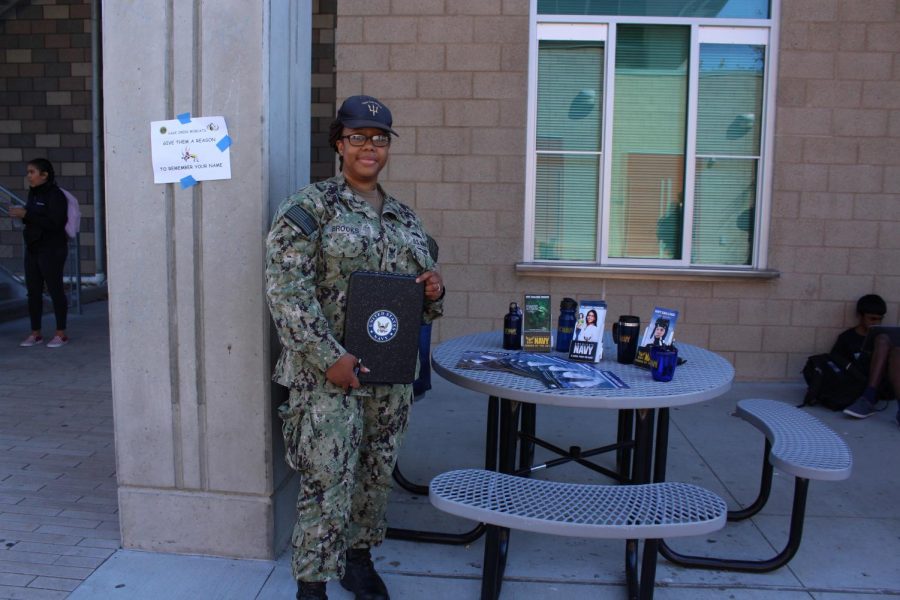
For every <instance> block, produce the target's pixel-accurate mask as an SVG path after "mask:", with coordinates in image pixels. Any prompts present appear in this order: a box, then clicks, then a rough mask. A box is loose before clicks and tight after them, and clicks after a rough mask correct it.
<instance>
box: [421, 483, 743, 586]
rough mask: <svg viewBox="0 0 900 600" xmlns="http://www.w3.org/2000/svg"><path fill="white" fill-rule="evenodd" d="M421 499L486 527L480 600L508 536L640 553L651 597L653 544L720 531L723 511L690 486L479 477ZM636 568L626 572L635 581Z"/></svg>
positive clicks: (498, 579)
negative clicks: (618, 546)
mask: <svg viewBox="0 0 900 600" xmlns="http://www.w3.org/2000/svg"><path fill="white" fill-rule="evenodd" d="M429 499H430V500H431V503H432V504H433V505H434V506H435V507H436V508H438V509H440V510H442V511H445V512H447V513H450V514H453V515H457V516H460V517H465V518H468V519H473V520H476V521H481V522H484V523H490V525H489V526H488V528H487V540H486V542H485V550H484V570H483V573H482V595H481V597H482V600H485V599H494V598H496V597H497V596H498V595H499V593H500V586H501V583H502V579H503V570H504V566H505V550H506V542H507V539H508V534H509V531H508V529H520V530H525V531H533V532H536V533H548V534H553V535H565V536H577V537H591V538H606V539H624V540H629V543H635V544H636V543H637V542H636V540H640V539H644V540H647V541H646V542H645V545H644V556H643V566H642V569H641V582H640V586H639V587H638V588H637V590H638V591H639V593H640V597H641V598H652V597H653V586H654V579H655V575H656V553H657V549H658V545H657V542H658V540H659V539H660V538H662V537H680V536H688V535H702V534H705V533H709V532H711V531H716V530H718V529H721V528H722V527H723V526H724V525H725V518H726V512H727V510H728V509H727V506H726V505H725V501H724V500H722V498H720V497H719V496H717V495H716V494H714V493H713V492H710V491H709V490H706V489H703V488H701V487H698V486H696V485H691V484H685V483H675V482H666V483H652V484H645V485H586V484H576V483H559V482H554V481H541V480H535V479H527V478H523V477H516V476H514V475H506V474H502V473H497V472H494V471H485V470H481V469H462V470H457V471H449V472H447V473H442V474H440V475H438V476H437V477H435V478H434V479H433V480H432V481H431V486H430V492H429ZM636 569H637V565H629V569H628V570H629V579H630V580H631V579H632V576H633V579H634V580H635V581H636V578H637V574H636Z"/></svg>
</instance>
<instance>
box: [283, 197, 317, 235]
mask: <svg viewBox="0 0 900 600" xmlns="http://www.w3.org/2000/svg"><path fill="white" fill-rule="evenodd" d="M284 218H285V219H287V220H288V221H290V222H291V223H293V224H294V225H296V226H297V227H299V228H300V231H302V232H303V234H304V235H307V236H308V235H310V234H311V233H313V232H314V231H315V230H316V229H318V228H319V225H318V223H316V220H315V219H314V218H313V216H312V215H311V214H309V213H308V212H306V211H305V210H304V209H302V208H300V207H299V206H297V205H294V206H292V207H290V208H289V209H288V210H287V211H286V212H285V213H284Z"/></svg>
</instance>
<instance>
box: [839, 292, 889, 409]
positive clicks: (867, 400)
mask: <svg viewBox="0 0 900 600" xmlns="http://www.w3.org/2000/svg"><path fill="white" fill-rule="evenodd" d="M886 312H887V304H885V302H884V299H882V297H881V296H878V295H876V294H868V295H866V296H863V297H862V298H860V299H859V300H858V301H857V303H856V315H857V317H858V318H859V323H857V325H856V326H855V327H851V328H850V329H848V330H847V331H845V332H843V333H842V334H841V335H839V336H838V339H837V341H836V342H835V343H834V347H833V348H832V349H831V354H832V355H833V356H838V357H841V358H844V359H846V360H847V361H848V362H854V363H855V364H856V365H857V366H858V367H859V368H860V369H861V370H862V371H863V372H864V373H868V374H869V379H868V381H867V382H866V389H865V391H863V393H862V395H861V396H860V397H859V398H857V399H856V401H855V402H854V403H853V404H851V405H850V406H848V407H847V408H845V409H844V414H845V415H848V416H850V417H854V418H857V419H865V418H866V417H870V416H872V415H873V414H875V410H876V409H875V403H876V400H877V396H878V392H879V390H882V391H887V392H888V394H893V395H895V394H897V392H898V391H900V348H898V347H897V346H894V345H893V344H892V343H891V340H890V338H889V337H888V336H887V335H884V334H882V335H879V336H878V337H876V338H875V344H874V346H873V348H872V352H871V353H867V352H863V343H864V342H865V339H866V334H867V333H868V332H869V328H870V327H874V326H876V325H879V324H881V321H882V320H883V319H884V313H886ZM885 374H886V375H887V377H885ZM889 388H893V389H892V390H889ZM889 397H890V396H889ZM897 424H898V425H900V409H898V411H897Z"/></svg>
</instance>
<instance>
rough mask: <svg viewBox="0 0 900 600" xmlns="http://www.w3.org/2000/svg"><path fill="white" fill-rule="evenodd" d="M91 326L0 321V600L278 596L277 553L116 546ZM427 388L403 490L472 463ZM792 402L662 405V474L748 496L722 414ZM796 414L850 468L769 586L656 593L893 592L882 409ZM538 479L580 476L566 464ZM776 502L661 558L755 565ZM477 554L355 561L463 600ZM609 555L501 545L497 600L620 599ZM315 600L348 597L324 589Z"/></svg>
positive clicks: (106, 410)
mask: <svg viewBox="0 0 900 600" xmlns="http://www.w3.org/2000/svg"><path fill="white" fill-rule="evenodd" d="M107 327H108V324H107V319H106V303H105V302H95V303H91V304H87V305H85V307H84V314H83V315H80V316H79V315H72V317H71V319H70V328H69V333H70V335H71V338H72V343H70V344H69V345H68V346H65V347H63V348H60V349H57V350H51V349H48V348H46V347H36V348H30V349H20V348H18V347H17V344H18V342H19V340H20V338H21V337H24V335H25V334H26V333H27V322H26V321H25V320H21V319H20V320H17V321H10V322H7V323H0V373H2V376H0V599H4V598H15V599H25V600H30V599H36V600H43V599H48V600H55V599H62V598H67V597H68V598H72V599H75V600H82V599H95V598H128V599H129V600H130V599H143V598H147V599H150V598H152V599H154V600H155V599H158V598H173V599H176V598H192V599H196V598H202V599H205V598H215V599H220V598H221V599H226V598H227V599H232V598H233V599H236V600H243V599H257V598H259V599H263V598H265V599H269V598H271V599H275V598H292V597H293V594H294V591H295V587H294V583H293V581H292V580H291V576H290V568H289V561H288V557H287V556H286V555H282V556H281V558H279V559H278V560H276V561H251V560H229V559H221V558H211V557H200V556H179V555H161V554H153V553H147V552H137V551H129V550H120V549H117V548H118V523H117V519H116V494H115V473H114V469H115V466H114V465H115V463H114V445H113V436H112V408H111V398H110V383H109V381H110V379H109V351H108V343H107V342H108V339H107V332H108V330H107ZM676 376H677V374H676ZM434 383H435V388H434V389H433V390H432V391H431V392H429V394H428V395H427V397H426V398H425V399H424V400H423V401H421V402H418V403H417V404H416V406H415V407H414V409H413V416H412V424H411V427H410V431H409V434H408V436H407V440H406V443H405V446H404V451H403V453H402V454H401V459H400V461H401V468H402V470H403V472H404V474H405V475H406V476H407V477H408V478H409V479H411V480H413V481H416V482H423V483H424V482H426V481H427V480H428V478H429V477H431V476H433V475H434V474H436V473H437V472H440V471H443V470H447V469H451V468H457V467H464V466H480V464H481V463H482V461H483V453H484V441H483V438H484V435H483V430H484V398H482V397H480V396H479V395H477V394H474V393H471V392H467V391H465V390H462V389H460V388H457V387H456V386H453V385H452V384H449V383H447V382H445V381H443V380H441V379H440V378H436V380H435V382H434ZM802 391H803V388H802V386H801V385H799V384H798V383H783V384H768V383H766V384H755V383H741V384H736V385H735V386H734V388H733V389H732V391H731V392H729V393H728V394H727V395H725V396H723V397H721V398H719V399H716V400H714V401H710V402H706V403H702V404H698V405H694V406H689V407H684V408H679V409H675V410H673V411H672V426H671V433H670V450H669V470H668V474H669V478H670V479H673V480H680V481H687V482H692V483H697V484H699V485H703V486H706V487H709V488H710V489H713V490H714V491H716V492H717V493H719V494H721V495H722V496H723V497H724V498H725V499H726V500H728V501H729V503H730V504H731V505H736V504H737V503H739V502H742V503H747V502H749V501H751V500H752V498H753V496H754V495H755V489H756V488H755V486H756V485H757V482H758V474H759V468H760V460H761V455H762V444H763V438H762V435H761V434H760V433H759V432H758V431H757V430H756V429H754V428H753V427H751V426H750V425H749V424H747V423H745V422H744V421H742V420H740V419H737V418H734V417H732V416H731V412H732V411H733V408H734V405H735V403H736V402H737V400H739V399H741V398H748V397H769V398H774V399H780V400H785V401H788V402H791V403H797V402H799V400H800V398H801V397H802ZM812 410H813V414H815V415H816V416H818V417H820V418H821V419H823V420H824V421H825V422H826V423H828V424H829V425H830V426H831V427H832V428H834V429H835V431H837V432H838V433H839V434H840V435H841V436H842V437H844V439H846V440H847V442H848V444H850V446H851V448H852V449H853V452H854V460H855V464H854V473H853V476H852V477H851V478H850V479H849V480H847V481H844V482H813V483H812V485H811V486H810V496H809V504H808V509H807V518H806V522H805V523H806V526H805V533H804V540H803V544H802V545H801V547H800V550H799V552H798V554H797V556H796V557H795V558H794V560H793V561H791V563H790V564H789V565H788V566H787V567H785V568H782V569H780V570H778V571H776V572H774V573H768V574H739V573H727V572H715V571H702V570H685V569H681V568H678V567H674V566H672V565H670V564H669V563H667V562H666V561H665V560H662V559H661V560H660V562H659V567H658V572H657V591H656V597H657V598H662V599H688V598H691V599H694V598H701V599H702V598H739V599H740V598H748V599H755V598H779V599H786V600H787V599H791V600H793V599H795V598H796V599H800V598H820V599H823V600H824V599H827V600H838V599H844V598H872V597H875V596H886V597H898V596H900V559H898V558H897V557H900V503H898V495H900V494H898V491H900V486H898V483H900V469H898V462H897V457H898V448H900V430H898V428H897V426H896V424H895V423H894V422H893V415H894V412H895V410H896V408H895V406H894V405H891V406H890V407H889V408H888V410H886V411H884V412H882V413H879V414H877V415H876V416H874V417H872V418H870V419H867V420H865V421H855V420H850V419H847V418H845V417H843V415H840V414H836V413H831V412H830V411H826V410H820V409H812ZM605 416H606V415H602V414H599V413H596V412H591V411H585V410H576V409H558V408H557V409H544V407H539V409H538V429H539V433H540V434H541V435H542V437H546V438H549V439H553V440H558V441H559V443H560V444H565V445H574V444H580V445H582V446H584V447H590V446H592V445H595V444H593V441H594V440H596V439H598V438H604V437H606V436H609V435H611V434H612V432H613V431H614V427H615V423H614V422H613V420H612V419H607V418H605ZM539 456H540V455H539ZM541 476H544V477H546V476H548V474H546V473H542V474H541ZM549 476H552V477H553V478H557V477H559V478H565V479H567V480H573V481H589V480H591V475H590V473H588V472H586V471H584V470H583V469H580V468H579V467H577V466H572V465H566V466H563V467H559V468H557V469H554V470H553V471H551V472H550V473H549ZM792 491H793V482H792V479H791V478H789V477H786V476H783V475H779V474H777V472H776V477H775V482H774V486H773V492H772V497H771V500H770V501H769V504H768V506H767V507H766V509H765V510H764V511H763V512H762V513H761V514H760V515H758V516H757V517H755V518H754V519H752V520H751V521H749V522H742V523H738V524H729V525H728V526H727V527H726V529H725V530H723V531H721V532H718V533H716V534H715V535H710V536H705V537H703V538H700V539H696V538H691V539H684V540H678V541H677V547H678V548H679V549H680V550H688V551H694V552H698V553H702V552H709V553H716V554H726V555H732V556H740V557H750V558H752V557H758V556H764V555H770V554H773V553H774V552H775V551H777V550H778V549H780V548H781V547H782V545H783V543H784V540H785V539H786V535H787V528H788V515H789V513H790V505H791V495H792ZM389 521H390V523H391V524H392V525H395V526H398V527H407V528H423V529H432V530H447V531H449V530H456V531H462V530H465V529H468V528H469V527H471V524H470V523H467V522H464V521H462V520H459V519H456V518H454V517H450V516H447V515H444V514H442V513H439V512H437V511H435V510H434V509H433V508H431V506H430V505H429V503H428V501H427V498H421V497H415V496H411V495H410V494H407V493H406V492H404V491H402V490H399V489H398V490H397V491H395V493H394V494H393V496H392V500H391V505H390V508H389ZM482 548H483V542H482V541H481V540H478V541H476V542H474V543H473V544H471V545H470V546H441V545H433V544H416V543H410V542H400V541H393V540H389V541H387V542H386V543H385V544H384V545H383V546H381V547H379V548H377V549H376V550H375V551H374V553H373V554H374V556H375V559H376V565H377V566H378V568H379V571H380V572H382V573H383V574H384V576H385V580H386V581H387V584H388V586H389V588H390V590H391V593H392V597H393V598H396V599H399V600H403V599H407V598H415V599H418V598H437V599H454V600H456V599H463V598H477V597H478V592H479V578H480V568H481V560H482ZM622 549H623V546H622V543H621V542H616V541H602V540H582V539H577V538H559V537H551V536H541V535H534V534H527V533H522V532H513V533H512V538H511V549H510V555H509V564H508V567H507V576H506V579H505V583H504V586H503V597H504V598H508V599H523V600H530V599H538V598H541V599H543V598H548V597H551V596H556V595H561V594H564V595H566V596H567V597H568V598H570V599H571V600H580V599H587V598H624V587H623V571H622V569H623V567H622V557H623V552H622ZM329 594H330V597H331V598H336V599H338V600H341V599H345V598H349V597H350V595H349V594H347V593H346V592H345V591H344V590H342V589H341V588H340V587H339V586H337V585H335V584H331V585H330V586H329Z"/></svg>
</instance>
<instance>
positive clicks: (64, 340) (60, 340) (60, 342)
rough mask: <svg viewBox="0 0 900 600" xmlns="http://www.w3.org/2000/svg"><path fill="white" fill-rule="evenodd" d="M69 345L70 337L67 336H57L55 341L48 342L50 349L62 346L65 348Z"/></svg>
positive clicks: (54, 338)
mask: <svg viewBox="0 0 900 600" xmlns="http://www.w3.org/2000/svg"><path fill="white" fill-rule="evenodd" d="M68 343H69V338H68V336H65V335H55V336H53V339H52V340H50V341H49V342H47V347H48V348H59V347H60V346H65V345H66V344H68Z"/></svg>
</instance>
